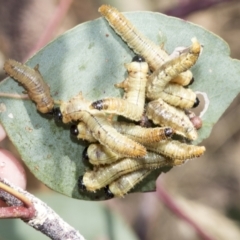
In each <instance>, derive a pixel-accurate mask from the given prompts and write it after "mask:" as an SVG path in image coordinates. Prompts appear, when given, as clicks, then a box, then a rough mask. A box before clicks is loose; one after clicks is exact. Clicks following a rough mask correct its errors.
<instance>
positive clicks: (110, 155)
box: [87, 143, 124, 165]
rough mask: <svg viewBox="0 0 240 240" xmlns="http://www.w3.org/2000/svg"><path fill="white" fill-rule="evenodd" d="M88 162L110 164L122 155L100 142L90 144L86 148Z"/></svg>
mask: <svg viewBox="0 0 240 240" xmlns="http://www.w3.org/2000/svg"><path fill="white" fill-rule="evenodd" d="M87 155H88V158H89V162H90V163H91V164H93V165H105V164H112V163H114V162H116V161H118V160H120V159H122V158H124V156H123V155H121V154H117V153H115V152H113V151H112V150H111V149H109V148H108V147H105V146H103V145H102V144H94V143H93V144H90V145H89V147H88V149H87Z"/></svg>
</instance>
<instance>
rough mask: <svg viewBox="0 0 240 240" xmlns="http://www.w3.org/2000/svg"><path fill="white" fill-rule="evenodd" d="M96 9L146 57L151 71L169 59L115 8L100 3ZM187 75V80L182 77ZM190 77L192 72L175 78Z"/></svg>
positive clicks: (179, 81) (132, 46) (179, 80)
mask: <svg viewBox="0 0 240 240" xmlns="http://www.w3.org/2000/svg"><path fill="white" fill-rule="evenodd" d="M98 11H99V12H100V13H101V14H102V15H103V16H104V17H105V18H106V20H107V21H108V23H109V25H110V26H111V27H112V28H113V29H114V31H115V32H116V33H117V34H119V35H120V36H121V38H122V39H123V40H124V41H125V42H126V43H127V44H128V46H129V47H130V48H132V49H133V51H134V52H135V53H137V54H139V55H141V56H143V57H144V58H145V59H146V62H147V63H148V64H149V67H150V69H151V70H152V71H155V70H156V69H158V68H159V67H160V66H161V65H162V64H163V63H164V62H166V61H168V60H169V55H168V54H167V53H166V52H165V51H164V50H163V49H162V48H161V47H160V46H158V45H157V44H155V43H154V42H152V41H150V40H149V39H148V38H146V37H145V36H144V35H143V34H142V33H141V32H140V31H138V30H137V29H136V28H135V27H134V26H133V24H132V23H131V22H130V21H129V20H128V19H127V18H126V17H125V16H124V15H123V14H122V13H120V12H119V11H118V10H117V9H116V8H114V7H111V6H108V5H102V6H101V7H100V8H99V9H98ZM184 77H185V78H186V77H189V78H188V79H187V80H186V79H182V78H184ZM191 79H192V74H191V72H189V73H188V74H187V75H183V76H181V75H179V76H178V77H177V79H176V80H173V81H175V82H176V81H177V82H178V83H179V84H181V83H184V84H186V85H188V83H189V82H190V81H191Z"/></svg>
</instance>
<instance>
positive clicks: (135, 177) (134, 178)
mask: <svg viewBox="0 0 240 240" xmlns="http://www.w3.org/2000/svg"><path fill="white" fill-rule="evenodd" d="M152 171H153V170H152V169H142V170H138V171H134V172H131V173H128V174H126V175H123V176H121V177H120V178H119V179H117V180H115V181H114V182H112V183H110V184H109V185H108V186H106V187H105V189H104V190H105V193H106V195H107V198H108V199H109V198H113V197H124V196H125V195H126V194H127V193H128V192H129V191H130V190H131V189H133V188H134V187H135V186H136V185H137V184H138V183H139V182H141V181H142V180H143V179H144V178H145V177H147V176H148V175H149V174H150V173H151V172H152Z"/></svg>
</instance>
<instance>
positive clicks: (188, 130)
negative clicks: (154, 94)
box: [146, 98, 197, 140]
mask: <svg viewBox="0 0 240 240" xmlns="http://www.w3.org/2000/svg"><path fill="white" fill-rule="evenodd" d="M146 115H147V117H148V118H149V119H151V120H152V121H153V122H154V123H155V124H159V125H160V126H170V127H172V128H173V129H174V130H175V132H176V133H177V134H179V135H182V136H184V137H186V138H188V139H190V140H196V139H197V131H196V129H195V128H194V126H193V124H192V122H191V121H190V120H189V118H188V117H187V116H186V114H185V113H184V111H183V110H181V109H177V108H175V107H172V106H170V105H169V104H167V103H165V102H164V101H163V100H162V99H160V98H159V99H158V100H154V101H151V102H150V103H148V105H147V109H146Z"/></svg>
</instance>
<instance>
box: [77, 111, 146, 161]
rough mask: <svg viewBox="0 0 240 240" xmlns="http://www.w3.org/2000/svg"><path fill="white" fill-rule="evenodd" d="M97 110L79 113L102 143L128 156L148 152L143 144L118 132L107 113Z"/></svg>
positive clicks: (142, 154) (138, 155) (80, 118)
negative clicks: (100, 112) (108, 119)
mask: <svg viewBox="0 0 240 240" xmlns="http://www.w3.org/2000/svg"><path fill="white" fill-rule="evenodd" d="M95 111H96V112H95V113H90V112H88V111H81V112H80V113H79V114H78V115H79V120H81V121H83V122H84V123H85V124H86V125H87V128H88V129H89V130H90V131H91V132H92V135H93V137H94V138H96V139H97V140H98V141H99V142H100V143H101V144H103V145H105V146H107V147H109V148H110V149H111V150H112V151H114V152H116V153H120V154H122V155H124V156H126V157H141V156H144V155H145V154H146V149H145V148H144V147H143V146H142V145H141V144H139V143H137V142H135V141H133V140H131V139H130V138H128V137H126V136H123V135H122V134H120V133H119V132H117V131H116V130H115V129H114V128H113V126H112V125H111V123H110V122H108V121H107V119H106V118H105V115H103V114H99V112H98V111H97V110H95Z"/></svg>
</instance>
